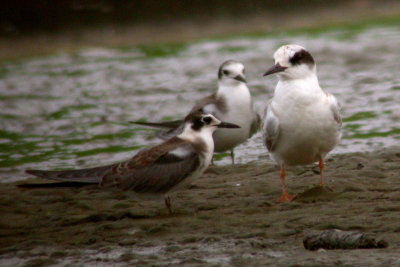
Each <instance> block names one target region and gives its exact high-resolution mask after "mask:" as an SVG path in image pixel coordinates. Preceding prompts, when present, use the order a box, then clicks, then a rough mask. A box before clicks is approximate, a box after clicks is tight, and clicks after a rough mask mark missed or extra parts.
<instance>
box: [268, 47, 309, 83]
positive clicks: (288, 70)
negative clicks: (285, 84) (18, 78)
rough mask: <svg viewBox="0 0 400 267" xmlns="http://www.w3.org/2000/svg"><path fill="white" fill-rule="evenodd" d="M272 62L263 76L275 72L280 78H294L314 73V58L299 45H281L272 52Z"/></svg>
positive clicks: (301, 77)
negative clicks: (272, 64)
mask: <svg viewBox="0 0 400 267" xmlns="http://www.w3.org/2000/svg"><path fill="white" fill-rule="evenodd" d="M274 63H275V65H274V66H272V67H271V68H270V69H269V70H267V72H265V73H264V76H267V75H271V74H274V73H276V74H277V75H278V77H279V79H280V80H294V79H303V78H306V77H308V76H310V75H315V73H316V65H315V61H314V58H313V57H312V56H311V54H310V52H308V51H307V50H306V49H305V48H304V47H302V46H300V45H295V44H289V45H284V46H281V47H280V48H279V49H278V50H277V51H276V52H275V54H274Z"/></svg>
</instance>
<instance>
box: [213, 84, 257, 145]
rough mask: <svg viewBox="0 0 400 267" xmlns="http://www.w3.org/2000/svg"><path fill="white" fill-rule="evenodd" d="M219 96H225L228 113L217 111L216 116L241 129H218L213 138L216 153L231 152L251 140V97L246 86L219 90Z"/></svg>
mask: <svg viewBox="0 0 400 267" xmlns="http://www.w3.org/2000/svg"><path fill="white" fill-rule="evenodd" d="M218 94H220V95H223V96H224V97H225V99H226V101H227V105H228V112H226V113H222V112H221V111H219V110H216V111H215V115H216V116H217V117H218V118H219V119H220V120H222V121H224V122H230V123H234V124H237V125H238V126H240V128H239V129H217V130H216V131H215V132H214V135H213V138H214V143H215V152H224V151H227V150H231V149H233V148H234V147H236V146H237V145H239V144H241V143H243V142H245V141H246V140H247V139H248V138H249V134H250V126H251V123H252V119H253V117H254V111H253V107H252V103H251V95H250V92H249V89H248V88H247V86H246V85H245V84H240V85H239V86H236V87H224V86H222V85H220V86H219V88H218Z"/></svg>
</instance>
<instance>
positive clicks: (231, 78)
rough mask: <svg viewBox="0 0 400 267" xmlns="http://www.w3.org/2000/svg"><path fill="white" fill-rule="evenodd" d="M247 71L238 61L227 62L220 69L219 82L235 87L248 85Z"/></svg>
mask: <svg viewBox="0 0 400 267" xmlns="http://www.w3.org/2000/svg"><path fill="white" fill-rule="evenodd" d="M244 73H245V69H244V66H243V64H242V63H240V62H239V61H236V60H227V61H225V62H224V63H222V64H221V66H220V67H219V69H218V82H219V83H221V84H222V85H226V86H235V85H239V84H242V83H246V79H245V75H244Z"/></svg>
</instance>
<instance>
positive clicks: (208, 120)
mask: <svg viewBox="0 0 400 267" xmlns="http://www.w3.org/2000/svg"><path fill="white" fill-rule="evenodd" d="M203 121H204V122H205V123H206V124H210V122H211V121H212V119H211V117H204V119H203Z"/></svg>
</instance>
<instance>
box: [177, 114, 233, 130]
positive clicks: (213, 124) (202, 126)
mask: <svg viewBox="0 0 400 267" xmlns="http://www.w3.org/2000/svg"><path fill="white" fill-rule="evenodd" d="M184 123H185V126H190V129H191V130H192V131H197V132H201V131H205V130H211V132H214V131H215V130H216V129H217V128H240V127H239V126H237V125H236V124H233V123H229V122H222V121H220V120H219V119H217V118H215V117H214V116H213V115H211V114H206V113H202V112H193V113H190V114H189V115H187V116H186V118H185V122H184ZM185 128H186V127H185Z"/></svg>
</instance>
